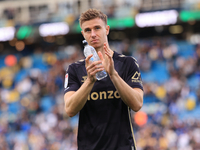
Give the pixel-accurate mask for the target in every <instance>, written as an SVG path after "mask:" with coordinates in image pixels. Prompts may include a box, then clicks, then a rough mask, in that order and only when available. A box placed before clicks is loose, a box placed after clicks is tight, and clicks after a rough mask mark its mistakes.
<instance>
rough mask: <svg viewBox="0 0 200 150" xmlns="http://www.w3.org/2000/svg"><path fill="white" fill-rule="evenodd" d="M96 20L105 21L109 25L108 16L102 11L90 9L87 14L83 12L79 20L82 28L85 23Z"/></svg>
mask: <svg viewBox="0 0 200 150" xmlns="http://www.w3.org/2000/svg"><path fill="white" fill-rule="evenodd" d="M95 18H100V19H102V20H103V21H104V23H105V24H106V25H107V15H106V14H104V13H102V12H101V11H100V10H97V9H91V8H90V9H88V10H87V11H86V12H83V13H82V14H81V16H80V18H79V24H80V26H81V25H82V24H83V23H84V22H85V21H89V20H92V19H95Z"/></svg>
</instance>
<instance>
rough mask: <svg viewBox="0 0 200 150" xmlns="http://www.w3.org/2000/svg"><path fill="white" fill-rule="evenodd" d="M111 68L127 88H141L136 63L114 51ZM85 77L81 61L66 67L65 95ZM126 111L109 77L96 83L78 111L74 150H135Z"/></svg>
mask: <svg viewBox="0 0 200 150" xmlns="http://www.w3.org/2000/svg"><path fill="white" fill-rule="evenodd" d="M113 60H114V66H115V69H116V71H117V72H118V74H119V75H120V77H121V78H122V79H123V80H124V81H125V82H126V83H127V84H128V85H130V86H131V87H133V88H141V89H142V90H143V86H142V80H141V76H140V71H139V66H138V64H137V61H136V60H135V59H134V58H133V57H130V56H124V55H121V54H118V53H117V52H114V55H113ZM86 78H87V72H86V68H85V60H82V61H78V62H76V63H73V64H71V65H70V66H69V68H68V70H67V74H66V81H65V90H64V91H65V93H66V92H68V91H77V90H78V89H79V88H80V86H81V85H82V84H83V83H84V81H85V80H86ZM130 115H131V114H130V108H129V107H128V106H127V105H126V104H125V103H124V102H123V101H122V99H121V98H120V95H119V93H118V92H117V91H116V89H115V87H114V85H113V83H112V81H111V80H110V78H109V76H107V77H106V78H104V79H102V80H100V81H98V80H97V81H96V82H95V84H94V87H93V89H92V91H91V93H90V94H89V95H88V101H87V102H86V104H85V105H84V107H83V108H82V110H81V111H80V112H79V125H78V140H77V141H78V150H133V149H136V148H135V147H136V145H135V140H134V135H133V130H132V123H131V116H130Z"/></svg>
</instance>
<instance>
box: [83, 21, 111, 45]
mask: <svg viewBox="0 0 200 150" xmlns="http://www.w3.org/2000/svg"><path fill="white" fill-rule="evenodd" d="M81 28H82V31H81V33H82V34H83V37H84V38H85V40H86V41H87V42H88V44H89V45H91V46H93V47H94V48H95V49H98V48H101V47H103V44H104V43H105V42H107V35H108V33H109V26H108V25H106V24H105V23H104V21H103V20H101V19H100V18H95V19H92V20H89V21H85V22H83V24H82V25H81Z"/></svg>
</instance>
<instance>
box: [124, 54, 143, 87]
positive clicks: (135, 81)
mask: <svg viewBox="0 0 200 150" xmlns="http://www.w3.org/2000/svg"><path fill="white" fill-rule="evenodd" d="M126 63H127V65H126V66H127V69H126V70H127V77H126V79H125V81H126V83H127V84H128V85H130V86H131V87H132V88H140V89H142V90H143V85H142V78H141V73H140V70H139V65H138V63H137V60H136V59H135V58H133V57H128V58H127V60H126Z"/></svg>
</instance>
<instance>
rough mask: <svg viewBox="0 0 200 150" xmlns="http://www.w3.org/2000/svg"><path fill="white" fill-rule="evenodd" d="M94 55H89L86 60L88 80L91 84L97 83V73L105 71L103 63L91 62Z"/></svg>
mask: <svg viewBox="0 0 200 150" xmlns="http://www.w3.org/2000/svg"><path fill="white" fill-rule="evenodd" d="M92 56H93V55H92V54H91V55H89V56H88V57H87V58H86V59H85V68H86V71H87V76H88V77H87V79H89V80H90V82H91V83H94V82H96V80H97V79H96V73H97V72H99V71H103V70H104V67H103V65H102V61H95V62H91V61H90V58H91V57H92Z"/></svg>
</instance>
